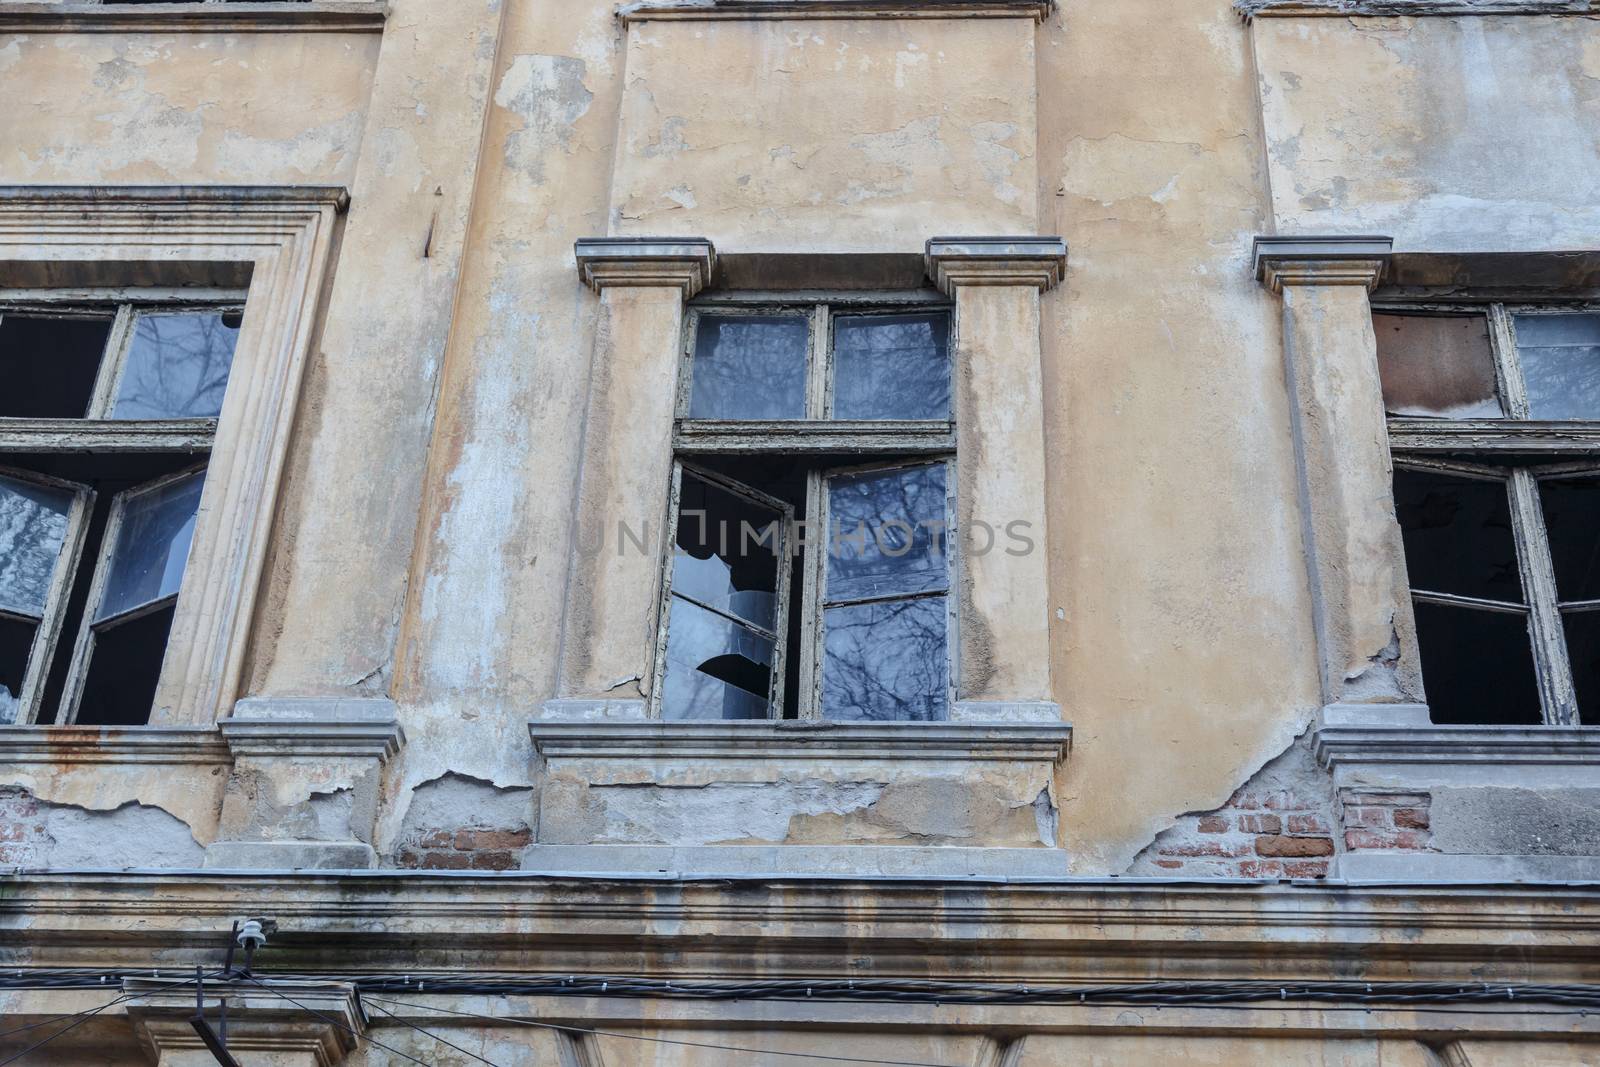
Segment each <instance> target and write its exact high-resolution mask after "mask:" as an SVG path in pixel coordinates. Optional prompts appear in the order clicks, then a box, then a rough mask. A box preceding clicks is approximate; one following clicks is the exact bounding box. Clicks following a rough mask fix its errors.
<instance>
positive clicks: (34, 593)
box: [0, 477, 72, 619]
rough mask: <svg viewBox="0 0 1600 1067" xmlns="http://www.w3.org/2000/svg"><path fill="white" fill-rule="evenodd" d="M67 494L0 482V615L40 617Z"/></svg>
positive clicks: (63, 531) (63, 530)
mask: <svg viewBox="0 0 1600 1067" xmlns="http://www.w3.org/2000/svg"><path fill="white" fill-rule="evenodd" d="M71 509H72V494H71V493H69V492H67V491H66V490H64V489H55V488H52V487H49V486H43V485H34V484H32V483H30V482H23V481H18V480H17V479H15V478H6V477H0V611H9V612H11V613H12V614H15V615H27V616H29V617H30V618H34V619H38V618H42V617H43V616H44V608H45V601H46V599H48V597H49V595H50V580H51V578H52V577H54V575H55V571H56V560H57V559H59V558H60V556H61V546H62V545H64V544H65V543H66V539H67V514H68V512H69V511H70V510H71Z"/></svg>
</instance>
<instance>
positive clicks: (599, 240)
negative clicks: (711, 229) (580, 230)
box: [572, 237, 717, 300]
mask: <svg viewBox="0 0 1600 1067" xmlns="http://www.w3.org/2000/svg"><path fill="white" fill-rule="evenodd" d="M572 254H573V258H574V259H575V260H576V261H577V264H578V274H579V276H580V277H582V278H583V284H585V285H587V286H589V287H590V288H591V289H594V290H596V291H598V290H600V289H603V288H605V287H606V286H608V285H651V286H668V287H671V286H676V287H678V288H681V289H682V290H683V298H684V299H685V300H687V299H689V298H690V297H692V296H694V295H695V294H696V293H698V292H699V291H700V290H701V289H704V288H705V287H706V286H707V285H709V284H710V282H711V272H712V271H713V270H715V269H716V265H717V251H716V249H715V248H714V247H713V246H712V244H711V242H710V241H709V240H707V239H706V238H704V237H580V238H578V239H577V241H575V242H574V243H573V246H572Z"/></svg>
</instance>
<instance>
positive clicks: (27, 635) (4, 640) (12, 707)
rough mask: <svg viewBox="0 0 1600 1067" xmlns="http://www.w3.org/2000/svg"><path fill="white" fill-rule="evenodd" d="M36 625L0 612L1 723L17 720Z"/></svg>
mask: <svg viewBox="0 0 1600 1067" xmlns="http://www.w3.org/2000/svg"><path fill="white" fill-rule="evenodd" d="M38 628H39V624H38V623H36V622H24V621H23V620H22V619H12V618H7V617H6V616H4V615H0V726H7V725H10V724H11V723H14V722H16V721H17V717H18V715H19V714H20V713H21V711H22V681H23V679H24V678H26V677H27V674H28V659H29V657H30V656H31V655H32V653H33V635H34V633H35V631H37V630H38Z"/></svg>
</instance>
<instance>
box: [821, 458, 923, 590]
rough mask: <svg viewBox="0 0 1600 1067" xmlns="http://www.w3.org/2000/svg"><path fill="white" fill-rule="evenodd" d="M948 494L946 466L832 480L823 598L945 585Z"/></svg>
mask: <svg viewBox="0 0 1600 1067" xmlns="http://www.w3.org/2000/svg"><path fill="white" fill-rule="evenodd" d="M946 499H947V498H946V496H945V465H944V464H943V463H934V464H929V465H927V466H921V467H902V468H899V469H895V470H878V471H867V472H865V473H862V474H844V475H836V476H834V477H833V478H831V479H829V481H828V525H829V530H828V588H827V600H828V602H829V603H837V602H839V601H843V600H863V599H866V598H868V597H881V596H902V595H905V594H909V593H926V592H932V591H934V590H940V589H948V588H949V587H950V568H949V565H948V562H947V559H946V556H945V519H946Z"/></svg>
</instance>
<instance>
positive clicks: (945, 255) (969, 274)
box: [923, 237, 1067, 296]
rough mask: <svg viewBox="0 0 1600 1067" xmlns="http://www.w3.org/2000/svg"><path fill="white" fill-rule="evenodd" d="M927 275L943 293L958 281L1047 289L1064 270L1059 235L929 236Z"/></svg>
mask: <svg viewBox="0 0 1600 1067" xmlns="http://www.w3.org/2000/svg"><path fill="white" fill-rule="evenodd" d="M923 260H924V263H925V265H926V268H927V272H928V277H929V278H932V279H933V283H934V285H936V286H938V288H939V291H940V292H942V293H944V294H945V295H946V296H951V295H953V294H954V292H955V288H956V286H958V285H1032V286H1035V287H1037V288H1038V289H1039V290H1040V291H1048V290H1050V289H1053V288H1055V287H1056V286H1057V285H1059V284H1060V282H1061V278H1062V275H1064V274H1065V273H1066V270H1067V242H1066V241H1064V240H1062V239H1061V238H1060V237H930V238H929V239H928V243H927V245H926V249H925V251H924V254H923Z"/></svg>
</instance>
